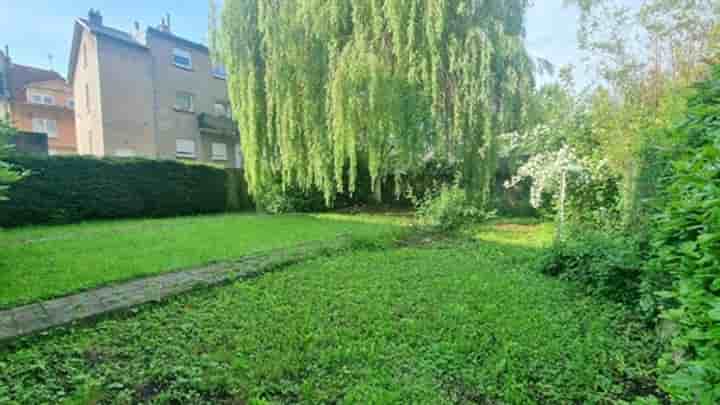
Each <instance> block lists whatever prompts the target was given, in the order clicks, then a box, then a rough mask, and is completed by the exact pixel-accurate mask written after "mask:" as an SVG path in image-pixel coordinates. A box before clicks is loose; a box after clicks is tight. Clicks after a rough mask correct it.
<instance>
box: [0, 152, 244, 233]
mask: <svg viewBox="0 0 720 405" xmlns="http://www.w3.org/2000/svg"><path fill="white" fill-rule="evenodd" d="M9 162H10V163H12V164H14V165H17V166H19V167H22V168H23V169H25V170H29V171H30V172H31V175H30V176H28V177H26V178H25V179H23V180H21V181H20V182H18V183H16V184H13V185H12V186H11V187H10V189H9V190H8V193H7V197H8V198H9V199H8V200H7V201H0V226H2V227H15V226H22V225H31V224H64V223H73V222H78V221H84V220H90V219H111V218H135V217H170V216H180V215H194V214H207V213H217V212H223V211H226V209H227V208H228V201H234V200H233V199H232V198H229V195H228V193H229V191H228V188H227V185H228V178H229V177H230V176H229V175H228V173H227V172H226V171H225V170H223V169H219V168H214V167H210V166H205V165H198V164H185V163H182V162H176V161H161V160H147V159H97V158H92V157H79V156H72V157H31V156H13V157H11V158H10V159H9ZM233 181H234V182H237V180H233ZM232 192H239V191H238V190H237V186H236V187H235V188H234V189H233V191H232ZM231 208H235V209H237V208H240V205H239V204H238V205H236V206H235V207H231Z"/></svg>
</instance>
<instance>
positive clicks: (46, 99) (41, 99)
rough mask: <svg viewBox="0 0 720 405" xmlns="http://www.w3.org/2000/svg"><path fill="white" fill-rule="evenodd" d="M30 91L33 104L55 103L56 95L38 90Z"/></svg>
mask: <svg viewBox="0 0 720 405" xmlns="http://www.w3.org/2000/svg"><path fill="white" fill-rule="evenodd" d="M29 93H30V102H31V103H33V104H44V105H55V97H53V96H51V95H49V94H45V93H40V92H37V91H32V90H31V91H29Z"/></svg>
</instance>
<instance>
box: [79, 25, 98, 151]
mask: <svg viewBox="0 0 720 405" xmlns="http://www.w3.org/2000/svg"><path fill="white" fill-rule="evenodd" d="M79 49H80V51H79V55H78V60H77V63H76V65H75V72H74V81H73V94H74V96H75V136H76V138H77V147H78V153H79V154H81V155H96V156H102V155H103V154H104V143H103V136H104V133H103V123H102V105H101V104H100V68H99V61H98V42H97V38H95V36H94V35H92V34H90V33H89V32H87V31H83V33H82V37H81V39H80V45H79ZM88 96H89V98H88Z"/></svg>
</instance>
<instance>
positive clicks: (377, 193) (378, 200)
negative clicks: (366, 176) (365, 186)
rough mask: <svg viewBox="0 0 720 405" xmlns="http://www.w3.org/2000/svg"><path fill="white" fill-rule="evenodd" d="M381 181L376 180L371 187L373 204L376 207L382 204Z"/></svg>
mask: <svg viewBox="0 0 720 405" xmlns="http://www.w3.org/2000/svg"><path fill="white" fill-rule="evenodd" d="M382 195H383V193H382V179H381V178H377V179H375V184H374V187H373V202H374V203H375V204H377V205H380V204H382V202H383V201H382Z"/></svg>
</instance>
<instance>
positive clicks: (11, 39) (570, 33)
mask: <svg viewBox="0 0 720 405" xmlns="http://www.w3.org/2000/svg"><path fill="white" fill-rule="evenodd" d="M535 3H537V4H536V5H535V6H534V7H533V8H532V9H531V10H530V12H529V15H528V47H529V49H530V52H531V53H532V54H533V55H534V56H538V57H543V58H545V59H548V60H550V61H551V62H553V63H554V64H555V65H557V66H561V65H564V64H568V63H572V64H574V65H576V66H580V65H581V64H582V62H581V56H582V55H581V54H580V52H579V51H578V49H577V41H576V33H575V32H576V28H577V20H578V13H577V11H576V10H574V9H568V8H563V7H562V0H537V1H536V2H535ZM91 7H92V8H97V9H100V11H101V12H102V14H103V17H104V19H105V24H106V25H109V26H111V27H114V28H118V29H122V30H126V31H129V30H130V29H131V27H132V26H133V22H134V21H139V22H140V23H141V24H142V25H143V26H146V25H157V24H159V23H160V19H161V18H162V17H163V16H164V15H165V14H166V13H170V14H171V15H172V26H173V31H174V32H175V33H176V34H178V35H180V36H182V37H185V38H188V39H191V40H194V41H198V42H205V41H206V37H207V26H208V2H207V0H186V1H177V0H0V27H2V30H0V46H2V47H3V48H4V46H5V45H6V44H7V45H9V46H10V53H11V56H12V57H13V61H14V62H16V63H20V64H26V65H32V66H38V67H43V68H47V67H49V66H50V62H49V58H48V55H52V56H53V62H52V68H53V69H54V70H56V71H58V72H60V73H61V74H62V75H66V74H67V63H68V62H67V60H68V57H69V53H70V45H71V41H72V29H73V21H74V20H75V18H77V17H79V16H84V15H86V14H87V11H88V9H90V8H91ZM577 73H578V76H579V78H578V79H579V80H578V81H579V84H585V83H587V80H588V79H587V77H586V75H585V74H584V72H583V69H579V71H578V72H577Z"/></svg>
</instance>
